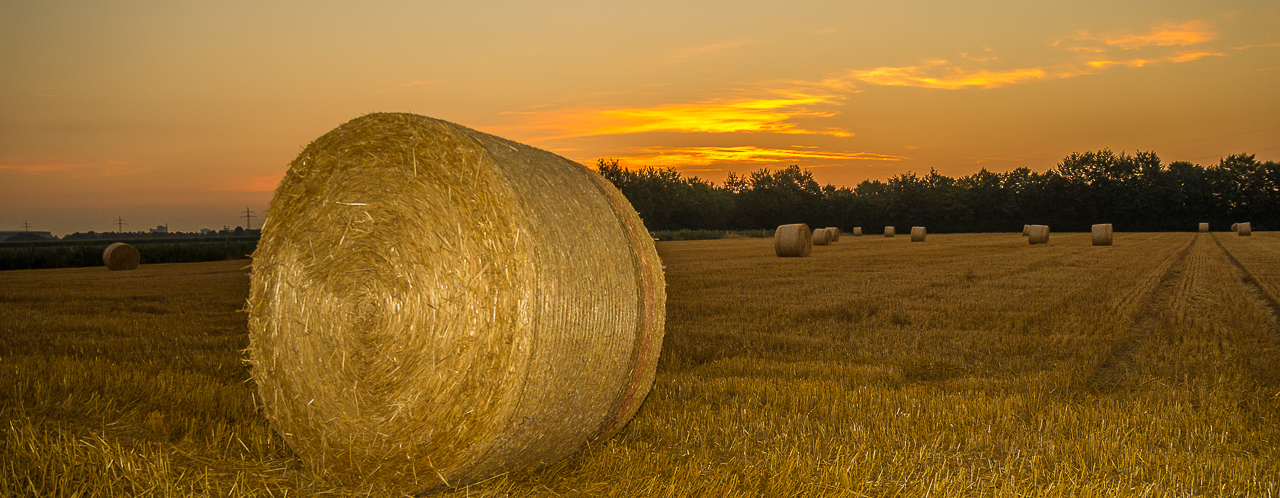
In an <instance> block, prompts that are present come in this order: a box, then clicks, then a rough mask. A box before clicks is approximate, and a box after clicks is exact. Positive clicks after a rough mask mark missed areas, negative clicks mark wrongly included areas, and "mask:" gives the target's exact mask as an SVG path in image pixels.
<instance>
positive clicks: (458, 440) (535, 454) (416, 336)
mask: <svg viewBox="0 0 1280 498" xmlns="http://www.w3.org/2000/svg"><path fill="white" fill-rule="evenodd" d="M253 257H254V260H253V272H252V283H251V288H250V296H249V303H248V311H249V334H250V345H249V361H250V364H251V367H252V368H251V371H252V374H253V378H254V380H255V381H256V382H257V385H258V392H259V396H260V399H262V401H263V404H264V411H265V413H266V415H267V417H268V418H269V419H270V421H271V423H272V425H273V426H274V428H275V429H276V430H277V431H278V432H279V433H280V434H281V436H282V437H283V438H284V439H285V441H286V442H288V444H289V445H290V446H291V447H292V448H293V449H294V450H295V452H297V454H298V455H299V456H300V457H302V459H303V460H304V461H305V462H307V464H308V465H309V466H310V467H311V468H312V470H314V471H316V472H317V473H319V474H320V475H322V476H327V477H328V478H329V479H332V480H333V481H335V482H337V483H340V484H346V485H351V486H359V487H362V488H366V487H367V488H385V489H391V490H398V491H407V492H418V491H423V490H430V489H436V488H441V487H448V486H458V485H464V484H468V483H471V482H475V481H477V480H480V479H484V478H486V477H489V476H492V475H495V474H498V473H501V472H506V471H509V470H515V469H519V468H522V467H527V466H530V465H536V464H540V463H547V462H554V461H557V460H560V459H562V458H564V457H565V456H567V455H569V454H571V453H573V452H575V451H578V450H579V449H581V448H583V447H584V446H585V445H586V444H588V443H589V442H592V441H597V440H599V439H602V438H606V437H609V436H611V435H612V434H614V433H616V432H617V431H618V430H619V429H621V427H622V426H623V424H625V423H626V422H627V420H629V419H630V418H631V416H632V415H633V414H634V413H635V412H636V410H637V409H638V408H639V406H640V403H641V401H643V400H644V398H645V395H646V394H647V393H648V391H649V388H650V386H651V385H652V383H653V377H654V370H655V368H656V365H657V359H658V353H659V351H660V349H661V344H662V333H663V320H664V317H665V284H664V281H663V274H662V266H661V262H660V260H659V259H658V256H657V253H656V252H655V250H654V245H653V240H652V239H651V238H650V236H649V233H648V231H647V230H645V228H644V225H643V224H642V223H641V221H640V219H639V217H638V216H637V215H636V213H635V211H634V210H633V209H631V205H630V204H629V203H627V201H626V199H625V198H623V197H622V194H621V193H619V192H618V191H617V190H616V189H614V188H613V186H612V185H610V184H609V182H608V181H607V180H605V179H603V178H602V177H600V175H598V174H596V173H595V172H593V171H591V170H588V169H587V168H585V167H583V166H581V165H579V164H577V163H574V162H572V161H569V160H567V159H564V158H562V157H559V156H556V155H554V154H551V153H549V152H545V151H542V150H538V149H534V148H532V147H528V146H525V145H522V144H518V143H515V142H511V141H508V140H504V139H501V138H498V137H494V136H491V135H487V134H484V133H480V132H478V131H475V130H471V129H469V128H465V127H462V126H459V125H456V124H453V123H448V122H445V121H440V120H436V119H431V118H427V117H423V116H416V115H412V114H370V115H366V116H362V117H360V118H357V119H354V120H352V121H350V122H348V123H346V124H344V125H342V126H340V127H338V128H336V129H334V130H333V131H331V132H329V133H327V134H325V135H324V136H322V137H320V138H318V139H317V140H316V141H315V142H312V143H311V144H310V145H309V146H307V148H306V149H305V150H303V151H302V153H301V154H299V156H298V158H297V159H295V160H294V161H293V163H291V164H290V166H289V171H288V173H287V174H286V175H285V178H284V180H282V181H281V183H280V186H279V187H278V188H277V189H276V194H275V197H274V198H273V199H272V201H271V207H270V210H269V214H268V217H267V220H266V222H265V223H264V226H263V228H262V237H261V240H260V242H259V245H258V249H257V251H256V252H255V253H254V256H253Z"/></svg>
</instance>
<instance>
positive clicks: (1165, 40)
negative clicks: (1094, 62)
mask: <svg viewBox="0 0 1280 498" xmlns="http://www.w3.org/2000/svg"><path fill="white" fill-rule="evenodd" d="M1216 38H1218V32H1217V31H1214V30H1213V29H1212V27H1211V25H1210V24H1209V23H1207V22H1204V21H1187V22H1184V23H1182V24H1174V23H1172V22H1166V23H1163V24H1160V25H1158V26H1156V27H1154V28H1151V31H1150V32H1148V33H1146V34H1142V35H1130V34H1114V33H1112V34H1093V33H1089V32H1088V31H1081V32H1079V33H1077V34H1076V35H1075V36H1072V39H1075V40H1081V41H1086V40H1088V41H1100V42H1102V43H1103V44H1105V45H1107V46H1111V47H1116V48H1120V49H1123V50H1136V49H1140V48H1143V47H1153V46H1155V47H1172V46H1179V47H1185V46H1187V45H1195V44H1198V43H1204V42H1207V41H1211V40H1214V39H1216Z"/></svg>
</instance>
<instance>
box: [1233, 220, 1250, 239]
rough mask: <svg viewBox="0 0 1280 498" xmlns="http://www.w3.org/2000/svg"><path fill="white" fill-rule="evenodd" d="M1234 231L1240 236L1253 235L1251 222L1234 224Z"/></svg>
mask: <svg viewBox="0 0 1280 498" xmlns="http://www.w3.org/2000/svg"><path fill="white" fill-rule="evenodd" d="M1236 233H1237V234H1240V236H1241V237H1249V236H1251V235H1253V223H1249V222H1245V223H1240V224H1239V225H1237V226H1236Z"/></svg>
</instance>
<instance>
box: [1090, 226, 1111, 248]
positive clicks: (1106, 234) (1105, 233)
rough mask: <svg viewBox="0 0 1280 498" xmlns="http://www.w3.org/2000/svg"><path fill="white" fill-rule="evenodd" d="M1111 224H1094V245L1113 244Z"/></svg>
mask: <svg viewBox="0 0 1280 498" xmlns="http://www.w3.org/2000/svg"><path fill="white" fill-rule="evenodd" d="M1111 234H1112V230H1111V224H1110V223H1099V224H1097V225H1094V226H1093V245H1095V246H1109V245H1111Z"/></svg>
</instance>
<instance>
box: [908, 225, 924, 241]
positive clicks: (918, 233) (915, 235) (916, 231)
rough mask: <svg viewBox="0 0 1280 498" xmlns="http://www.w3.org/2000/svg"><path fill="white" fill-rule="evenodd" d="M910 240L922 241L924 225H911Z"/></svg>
mask: <svg viewBox="0 0 1280 498" xmlns="http://www.w3.org/2000/svg"><path fill="white" fill-rule="evenodd" d="M911 241H912V242H924V227H911Z"/></svg>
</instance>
